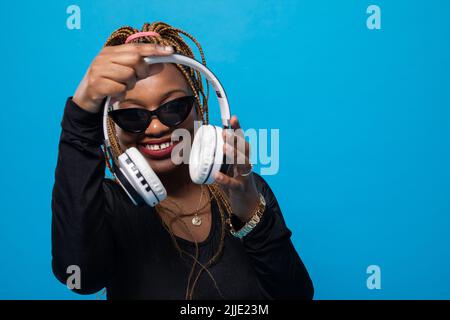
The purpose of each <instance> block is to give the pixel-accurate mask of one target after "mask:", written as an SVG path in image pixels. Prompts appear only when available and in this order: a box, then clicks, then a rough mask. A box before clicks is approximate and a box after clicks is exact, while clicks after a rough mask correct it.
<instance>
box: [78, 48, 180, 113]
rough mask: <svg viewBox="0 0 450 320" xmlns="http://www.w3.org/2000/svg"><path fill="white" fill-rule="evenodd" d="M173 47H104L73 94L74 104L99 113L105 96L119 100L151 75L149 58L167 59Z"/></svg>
mask: <svg viewBox="0 0 450 320" xmlns="http://www.w3.org/2000/svg"><path fill="white" fill-rule="evenodd" d="M172 53H173V48H172V47H171V46H167V47H164V46H160V45H156V44H147V43H145V44H143V43H139V44H134V43H129V44H123V45H118V46H108V47H104V48H103V49H102V51H100V53H99V54H98V55H97V57H95V59H94V61H93V62H92V63H91V65H90V66H89V68H88V70H87V72H86V74H85V75H84V77H83V79H82V80H81V82H80V84H79V85H78V88H77V90H76V92H75V94H74V95H73V98H72V99H73V102H75V103H76V104H77V105H78V106H80V107H81V108H83V109H84V110H86V111H89V112H93V113H97V112H99V111H100V109H101V108H102V105H101V103H102V101H103V99H104V98H105V97H106V96H112V97H115V98H116V99H118V100H120V99H121V98H123V97H124V96H125V93H126V91H127V90H131V89H132V88H133V87H134V85H135V84H136V81H138V80H140V79H144V78H146V77H148V76H149V71H150V68H149V65H148V64H147V63H146V62H145V61H144V57H146V56H166V55H170V54H172Z"/></svg>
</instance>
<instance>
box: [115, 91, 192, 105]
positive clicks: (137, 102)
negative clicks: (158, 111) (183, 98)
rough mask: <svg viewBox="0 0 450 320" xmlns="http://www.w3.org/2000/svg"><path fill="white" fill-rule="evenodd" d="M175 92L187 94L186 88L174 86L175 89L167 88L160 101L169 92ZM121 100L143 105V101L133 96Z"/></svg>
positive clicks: (167, 95) (169, 93)
mask: <svg viewBox="0 0 450 320" xmlns="http://www.w3.org/2000/svg"><path fill="white" fill-rule="evenodd" d="M176 92H182V93H184V94H186V95H187V94H188V93H187V91H186V90H184V89H181V88H176V89H172V90H169V91H167V92H166V93H164V94H163V95H162V96H161V98H160V99H159V100H160V101H164V100H165V99H167V98H168V97H169V96H170V95H171V94H173V93H176ZM122 102H131V103H135V104H138V105H142V106H143V105H145V103H144V101H140V100H138V99H133V98H127V99H124V100H122Z"/></svg>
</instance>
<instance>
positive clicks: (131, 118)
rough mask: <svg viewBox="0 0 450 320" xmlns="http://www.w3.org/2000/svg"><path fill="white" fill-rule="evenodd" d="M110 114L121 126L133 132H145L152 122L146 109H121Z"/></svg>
mask: <svg viewBox="0 0 450 320" xmlns="http://www.w3.org/2000/svg"><path fill="white" fill-rule="evenodd" d="M109 114H110V115H111V117H112V119H113V120H114V122H115V123H116V124H117V125H118V126H119V127H120V128H122V129H123V130H125V131H128V132H132V133H141V132H144V131H145V129H147V127H148V125H149V123H150V115H149V113H148V111H147V110H145V109H135V108H133V109H131V108H130V109H119V110H114V111H110V112H109Z"/></svg>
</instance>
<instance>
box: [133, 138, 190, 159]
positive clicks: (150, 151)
mask: <svg viewBox="0 0 450 320" xmlns="http://www.w3.org/2000/svg"><path fill="white" fill-rule="evenodd" d="M180 141H181V140H180ZM180 141H171V140H170V139H167V140H166V141H161V142H159V141H158V142H147V143H140V144H139V151H141V153H142V154H144V155H145V156H148V157H149V158H152V159H165V158H169V157H170V155H171V153H172V149H173V148H174V147H175V146H176V145H177V144H178V143H179V142H180Z"/></svg>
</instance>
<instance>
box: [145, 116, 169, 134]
mask: <svg viewBox="0 0 450 320" xmlns="http://www.w3.org/2000/svg"><path fill="white" fill-rule="evenodd" d="M169 130H170V128H169V127H167V126H165V125H164V124H162V123H161V121H159V119H158V118H156V117H154V118H153V119H152V121H151V122H150V124H149V125H148V127H147V129H146V130H145V134H146V135H148V136H155V137H161V136H163V135H164V134H166V133H167V132H168V131H169Z"/></svg>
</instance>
